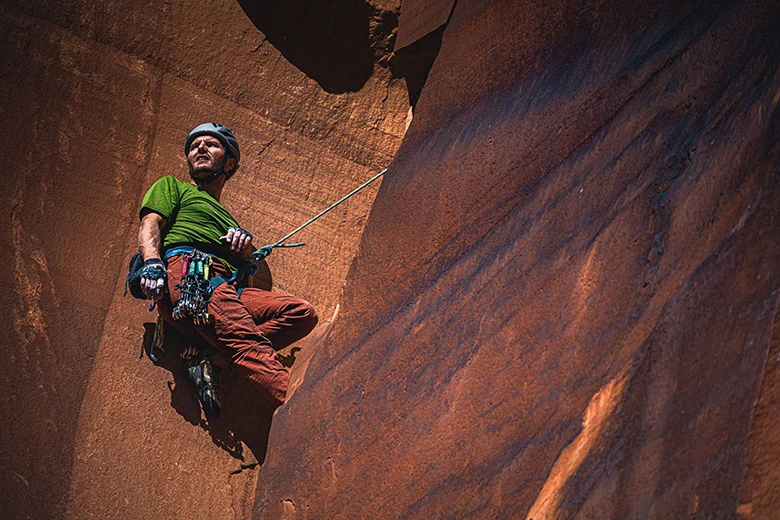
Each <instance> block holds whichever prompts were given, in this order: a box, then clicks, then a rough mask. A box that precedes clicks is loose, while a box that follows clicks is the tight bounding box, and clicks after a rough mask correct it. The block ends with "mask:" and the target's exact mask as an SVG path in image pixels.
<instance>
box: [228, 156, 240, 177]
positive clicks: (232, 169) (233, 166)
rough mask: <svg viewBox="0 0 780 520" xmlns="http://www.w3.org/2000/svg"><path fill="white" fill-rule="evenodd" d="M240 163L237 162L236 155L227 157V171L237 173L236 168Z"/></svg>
mask: <svg viewBox="0 0 780 520" xmlns="http://www.w3.org/2000/svg"><path fill="white" fill-rule="evenodd" d="M237 166H238V163H237V162H236V158H235V157H227V158H226V159H225V171H226V172H230V173H231V174H232V173H235V170H236V169H237Z"/></svg>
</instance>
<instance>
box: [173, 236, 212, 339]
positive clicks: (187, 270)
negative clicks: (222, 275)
mask: <svg viewBox="0 0 780 520" xmlns="http://www.w3.org/2000/svg"><path fill="white" fill-rule="evenodd" d="M210 270H211V256H209V255H208V254H207V253H203V252H202V251H198V250H197V249H193V250H192V251H190V252H189V253H184V254H182V272H181V282H179V284H178V285H176V286H175V287H174V289H178V290H179V291H181V296H180V297H179V300H178V301H177V302H176V305H174V306H173V318H174V319H176V320H180V319H182V318H186V317H188V316H191V317H192V321H193V322H194V323H195V325H207V324H209V323H212V321H213V316H211V315H210V314H209V313H208V306H209V298H211V293H212V291H213V289H212V287H211V284H210V283H209V274H210Z"/></svg>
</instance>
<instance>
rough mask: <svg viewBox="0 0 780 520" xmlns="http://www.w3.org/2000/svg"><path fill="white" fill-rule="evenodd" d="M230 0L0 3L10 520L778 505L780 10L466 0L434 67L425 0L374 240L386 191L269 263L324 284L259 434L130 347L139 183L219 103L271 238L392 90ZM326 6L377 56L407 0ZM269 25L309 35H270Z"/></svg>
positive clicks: (321, 186) (240, 413) (340, 166)
mask: <svg viewBox="0 0 780 520" xmlns="http://www.w3.org/2000/svg"><path fill="white" fill-rule="evenodd" d="M242 3H243V4H245V5H244V10H245V12H246V13H247V15H248V16H249V17H251V19H252V21H253V22H254V24H255V26H253V25H252V23H251V22H250V20H249V19H247V18H246V17H245V16H244V13H243V12H242V11H241V8H240V7H239V6H238V5H236V4H232V3H227V4H220V3H198V4H196V5H192V4H187V5H185V4H179V3H167V4H164V5H162V6H160V8H159V11H158V10H156V9H152V8H150V7H148V6H146V5H143V6H139V5H136V4H132V3H130V2H128V1H126V0H125V1H121V2H120V1H118V0H113V1H110V2H107V3H106V2H104V3H100V4H94V3H89V2H84V1H77V2H72V3H70V4H68V5H62V4H54V3H44V2H20V1H17V0H12V1H11V2H9V3H7V5H4V6H3V7H2V8H0V20H1V22H0V26H2V27H3V29H4V30H3V36H2V40H1V43H0V45H1V46H2V51H1V52H0V64H2V70H3V71H4V72H3V76H2V79H1V80H0V81H1V82H2V86H3V88H2V89H0V92H2V95H3V100H2V101H3V102H2V105H0V106H2V107H3V114H4V115H5V116H6V122H7V123H8V124H7V125H6V127H5V128H6V129H7V131H6V134H4V135H5V142H6V143H10V148H12V149H13V150H15V151H17V153H5V154H3V159H2V161H3V163H2V164H3V171H5V172H13V177H9V178H10V179H11V180H10V181H9V186H8V190H7V191H6V195H5V197H3V199H2V205H3V208H4V209H5V211H0V218H2V219H4V220H3V221H2V222H0V223H2V224H4V225H5V228H6V229H8V230H10V232H9V233H8V234H7V235H3V238H2V240H3V242H2V245H4V246H5V248H4V250H6V251H8V252H10V255H9V256H11V257H12V261H11V265H12V266H11V267H10V268H8V269H6V271H5V275H4V276H3V277H2V278H0V280H2V286H3V287H4V288H5V289H6V290H5V292H4V294H5V295H6V296H4V299H3V303H4V306H5V307H6V309H9V312H7V313H5V314H4V316H5V317H4V318H3V320H4V321H3V323H4V325H5V327H4V330H7V331H8V336H7V338H6V348H5V349H4V352H5V357H4V358H3V359H4V361H5V363H4V366H6V367H7V370H5V371H4V372H3V376H2V383H3V388H4V389H5V392H4V394H3V395H4V397H3V400H2V417H3V424H4V427H3V431H2V435H3V440H4V442H3V447H2V451H1V452H0V453H1V456H2V461H3V462H2V485H3V498H2V503H0V516H2V517H3V518H6V517H8V518H27V517H30V518H62V517H65V516H67V517H68V518H91V517H101V518H138V519H140V518H144V519H145V518H155V517H156V518H166V519H167V518H183V519H184V518H187V519H189V518H196V517H201V518H246V517H248V516H249V515H250V509H251V510H252V511H253V514H252V516H253V517H255V518H401V517H414V518H524V517H527V518H534V519H536V520H539V519H541V518H573V517H580V518H614V519H624V518H659V519H666V518H687V517H692V518H708V517H711V518H734V517H736V516H737V514H739V515H740V516H741V517H743V518H746V519H747V518H751V519H752V518H772V515H773V513H774V511H775V509H776V508H775V507H774V506H775V504H776V503H777V493H775V490H776V489H777V476H776V475H775V473H776V472H775V471H774V470H773V468H774V467H777V465H778V464H777V463H778V461H780V457H779V456H778V455H780V454H778V453H777V448H776V444H777V443H776V442H774V440H775V439H776V438H777V432H776V429H777V428H776V427H775V422H774V421H773V419H772V417H773V416H774V415H776V412H777V411H778V410H777V402H776V401H777V399H776V397H775V396H776V395H777V390H775V388H776V386H777V385H776V384H775V383H776V381H774V380H775V379H776V375H775V372H776V371H775V370H774V368H775V365H776V363H773V358H769V360H768V361H767V353H768V351H769V347H770V344H772V345H774V346H775V347H776V345H777V344H778V333H777V332H775V333H774V335H773V333H772V324H773V322H774V321H775V319H776V315H777V313H776V311H777V297H778V286H779V285H780V278H779V277H778V276H779V275H778V272H777V268H776V258H777V257H778V244H779V242H778V239H780V237H779V236H778V233H779V232H780V226H779V225H778V224H779V222H778V209H777V203H776V201H777V200H778V195H780V186H779V185H778V183H779V182H780V175H778V166H777V164H778V155H780V153H779V152H780V146H779V145H778V135H777V128H778V124H780V121H778V109H777V107H778V103H779V102H780V97H779V96H778V94H777V93H778V92H780V74H778V56H780V52H778V51H779V50H780V42H779V41H778V40H779V39H780V36H779V35H778V34H777V31H776V29H775V28H776V27H777V26H778V25H780V12H779V10H778V8H777V7H776V6H775V5H773V4H772V2H769V1H758V2H746V3H743V4H733V5H731V4H730V5H720V4H716V5H711V4H707V5H701V6H696V5H691V4H690V3H682V4H680V3H673V2H662V3H653V4H652V5H632V6H631V8H630V9H629V8H626V6H625V5H624V4H621V3H617V2H610V3H600V4H587V5H581V4H575V3H571V2H546V3H538V4H531V3H525V2H514V1H510V0H504V1H494V2H489V3H485V2H474V1H467V0H460V1H457V2H455V3H454V11H452V18H451V20H450V22H449V24H448V25H447V26H446V30H444V31H443V32H442V33H441V37H442V42H441V50H440V52H439V54H438V56H436V61H435V63H434V64H433V68H432V69H431V72H430V75H428V73H427V72H428V71H427V65H426V64H427V63H429V60H428V58H432V57H433V56H434V55H435V51H436V50H438V42H437V41H434V42H430V41H427V42H424V41H423V40H425V38H430V35H433V36H434V40H436V39H437V38H438V37H439V36H440V34H435V30H436V28H437V27H439V26H440V25H441V23H443V21H446V20H447V17H449V15H450V9H451V6H452V2H449V3H448V2H433V3H425V2H417V1H415V0H406V1H405V2H404V6H403V11H402V14H401V26H400V27H399V29H398V30H399V35H400V36H399V39H401V40H402V41H401V42H400V44H399V46H397V50H399V53H400V52H402V51H403V50H404V49H406V50H409V49H412V50H413V52H418V51H420V49H419V48H417V49H416V50H415V46H416V45H417V44H419V43H420V42H423V43H424V45H423V46H422V47H423V50H422V51H420V52H421V54H422V55H423V58H424V59H419V60H415V59H412V60H406V61H405V62H404V61H403V60H402V61H401V63H400V64H399V65H398V67H399V70H400V72H401V73H403V74H407V77H409V78H415V81H418V82H419V84H418V85H417V87H415V88H410V94H413V95H414V98H415V100H416V99H417V94H418V93H419V94H420V97H419V101H417V104H416V111H415V119H414V122H413V124H412V126H411V127H410V129H409V133H408V134H407V136H406V137H405V140H404V143H403V145H402V147H401V149H400V151H399V153H398V155H397V157H396V159H395V161H394V162H393V165H392V166H391V171H390V173H389V174H388V176H387V177H386V179H385V180H384V184H383V185H382V188H381V189H380V191H379V195H378V198H377V199H376V202H375V204H374V206H373V207H372V208H371V214H370V218H369V220H368V224H367V226H366V230H365V233H364V235H363V237H362V239H361V242H360V248H359V251H358V254H357V255H356V256H355V260H354V262H353V263H351V267H350V260H351V258H352V256H353V254H354V252H355V251H356V249H357V237H358V236H359V232H360V230H361V229H362V226H363V223H364V218H365V215H366V213H367V211H368V209H369V205H370V200H371V198H372V197H371V196H370V195H369V196H367V197H366V198H365V199H362V200H360V199H357V200H355V201H352V202H351V203H350V204H349V205H348V206H345V207H344V208H343V209H342V210H340V212H336V213H335V214H334V215H333V216H331V217H329V219H328V220H325V221H323V222H322V223H321V224H319V225H318V227H315V228H313V229H312V230H310V231H307V233H308V235H306V236H305V237H302V238H305V239H306V241H307V242H309V246H308V248H307V249H306V250H304V251H300V252H298V251H296V252H280V253H275V254H274V255H273V256H272V257H270V258H269V263H270V264H271V268H272V269H273V272H274V279H275V282H276V284H277V287H281V288H282V289H283V290H288V291H290V292H294V293H296V294H300V295H302V296H305V297H307V298H309V299H311V300H312V301H314V302H315V303H316V304H317V305H318V307H319V308H320V310H321V311H323V310H324V311H325V312H321V313H322V314H324V317H325V318H326V321H327V317H328V316H330V315H331V314H333V313H334V311H335V309H336V308H337V303H338V305H339V307H338V308H339V309H340V310H339V312H338V314H337V320H336V322H335V326H334V327H332V328H328V327H327V325H325V326H323V327H321V328H319V329H318V330H317V331H315V333H313V334H312V335H311V336H310V337H309V338H307V340H306V341H304V342H302V344H300V345H296V346H295V347H294V348H293V349H292V350H290V351H288V353H287V354H289V355H290V356H294V357H295V359H296V363H295V365H294V366H293V374H292V375H293V379H292V385H291V388H292V390H294V392H295V394H294V396H293V397H292V399H291V400H290V402H289V403H288V404H286V405H285V406H284V407H283V408H281V409H280V410H279V412H278V413H277V414H276V416H275V417H274V422H273V426H271V423H270V419H271V417H270V410H269V409H268V408H267V406H266V405H265V404H264V403H263V402H262V400H260V399H259V398H258V396H256V395H255V394H253V393H252V392H251V391H249V390H248V388H247V386H246V385H245V384H244V383H243V382H242V381H241V380H240V379H237V378H235V377H233V376H230V375H228V381H227V391H228V395H227V396H226V401H227V403H228V406H227V410H226V415H225V417H223V418H222V419H221V420H220V421H215V422H213V423H207V422H205V421H204V420H203V419H202V417H201V414H200V411H199V409H198V407H197V403H196V402H195V400H194V398H193V396H192V395H191V394H190V393H189V392H188V390H187V389H186V385H185V384H184V383H183V377H182V374H181V373H180V372H179V371H178V369H177V365H176V363H175V361H173V360H166V361H165V362H164V363H163V367H155V366H153V365H152V364H151V363H150V362H149V360H148V359H146V358H145V357H142V356H141V355H140V351H141V344H142V340H143V336H144V328H143V327H142V325H141V324H142V323H143V322H145V321H146V322H147V324H148V322H149V321H151V317H152V315H151V314H148V313H147V312H146V311H145V309H144V308H143V304H140V303H139V302H136V301H132V300H130V299H129V298H123V297H122V296H121V294H122V290H123V287H122V284H123V276H124V273H123V271H124V269H125V268H126V265H125V264H126V261H127V258H128V257H129V253H130V252H131V251H132V249H133V248H134V247H135V246H134V232H135V222H136V211H137V204H138V201H139V199H140V196H141V194H142V193H143V190H144V189H145V188H146V187H147V186H148V185H149V184H151V182H152V181H153V180H154V179H156V178H157V177H159V176H160V175H162V174H164V173H169V172H175V173H177V174H178V175H181V174H183V173H184V170H183V166H184V161H183V159H182V158H181V156H180V153H181V137H182V136H183V135H185V134H186V131H187V130H189V128H190V127H191V126H192V125H193V124H194V123H193V121H200V120H201V119H211V118H212V117H215V114H216V115H217V116H219V118H220V119H221V121H222V122H225V123H227V124H229V125H230V126H231V127H232V128H233V130H235V131H236V133H237V134H238V135H239V136H240V137H241V138H242V141H241V142H242V150H244V154H243V156H244V157H245V159H244V161H243V165H242V169H241V171H240V173H239V176H237V177H236V179H235V181H231V183H232V182H235V184H233V186H234V187H235V190H234V191H231V190H230V189H227V190H226V193H225V203H226V205H227V206H228V207H229V208H231V209H232V210H234V211H235V213H236V215H237V216H238V218H239V220H240V221H241V222H242V223H243V222H246V223H247V224H248V226H247V227H250V229H253V230H255V231H256V235H258V236H261V237H264V238H265V234H267V238H268V241H273V240H274V239H276V238H278V237H280V236H281V235H283V234H284V233H286V232H287V231H289V230H290V229H291V228H293V227H294V226H296V225H297V224H299V223H300V222H302V221H303V220H305V219H306V218H308V217H309V216H311V215H312V214H313V213H316V211H318V210H319V209H321V208H322V207H324V206H325V205H326V204H327V203H329V202H330V201H332V200H334V199H335V198H337V197H338V196H340V195H341V194H343V193H344V192H345V191H347V190H348V189H350V188H352V187H353V186H354V185H355V184H356V183H357V181H359V180H363V179H365V178H367V176H368V174H369V173H370V172H373V171H377V170H379V169H381V167H383V166H384V165H385V164H386V163H387V162H388V161H389V159H390V157H392V156H393V154H394V153H395V149H396V146H397V144H398V142H399V138H400V133H401V131H402V130H403V123H404V116H405V105H404V102H405V96H406V94H405V93H404V92H403V87H402V86H401V84H400V82H398V81H394V80H391V79H390V78H389V75H388V73H387V71H386V70H384V69H381V68H375V67H373V66H372V69H371V71H369V72H368V74H366V70H365V68H360V69H359V70H358V71H357V72H354V76H353V75H351V74H352V73H351V72H350V73H349V74H350V75H349V80H348V81H346V82H345V81H344V79H343V78H339V77H335V78H334V77H329V76H328V75H327V72H328V70H330V67H316V66H315V65H317V64H316V63H312V60H311V58H310V57H309V56H308V55H307V54H306V49H307V46H309V47H311V45H312V39H311V38H310V36H311V35H306V34H304V35H298V36H297V37H298V38H299V39H296V40H295V41H293V42H289V41H287V43H285V37H287V39H288V40H289V38H290V37H291V35H295V34H296V27H298V26H297V25H296V24H299V23H301V24H304V27H311V25H310V26H306V25H305V24H307V23H308V24H312V23H313V22H315V21H316V18H313V17H311V16H308V15H309V14H310V13H308V12H305V11H304V12H303V14H304V15H306V16H302V17H300V19H298V18H295V19H290V18H289V17H286V16H284V12H283V10H284V9H300V8H301V5H304V4H303V3H297V2H290V3H288V4H286V5H284V6H281V7H279V9H282V11H273V10H271V11H269V10H268V9H270V8H269V7H268V6H269V5H270V4H269V3H267V2H254V3H252V5H251V6H248V3H247V2H242ZM337 4H338V5H340V6H342V7H344V8H345V9H348V10H349V12H350V13H355V12H359V13H366V12H367V13H368V15H369V18H370V19H369V20H368V21H367V24H368V27H369V30H368V31H364V30H363V28H362V26H361V27H358V28H357V29H359V30H356V32H354V33H353V32H350V31H352V30H353V29H355V28H354V27H352V26H350V28H349V31H346V32H347V33H348V34H351V35H357V36H358V37H359V38H360V42H359V47H360V52H361V53H362V52H363V51H365V50H366V46H365V45H364V43H365V42H364V41H363V38H364V37H365V38H367V39H368V40H369V46H368V49H370V50H371V53H372V55H373V57H372V58H371V59H372V60H378V61H382V60H384V59H386V57H383V56H381V51H380V50H377V49H386V48H387V45H388V44H389V43H388V42H389V41H391V40H392V36H391V35H392V23H391V22H388V19H386V18H384V17H385V16H386V15H387V13H388V12H391V11H394V10H395V9H397V6H395V5H394V4H392V3H388V2H373V3H372V4H371V6H369V8H365V7H364V6H363V4H361V3H360V2H348V1H343V2H339V3H337ZM445 4H446V5H445ZM312 5H313V6H314V7H313V8H316V9H319V11H317V12H318V13H319V14H321V15H322V16H328V15H330V11H329V10H328V9H327V7H328V5H327V4H325V3H316V5H314V4H312ZM258 6H259V7H258ZM252 7H254V8H259V10H258V11H255V10H253V9H252ZM263 7H264V8H265V10H264V9H263ZM334 12H335V13H336V14H335V15H333V16H338V11H334ZM414 13H422V14H418V15H416V16H415V14H414ZM263 16H273V20H274V23H278V22H279V21H280V20H281V21H289V22H290V24H291V25H290V26H285V27H276V28H275V29H274V30H275V31H278V32H276V33H274V34H273V35H271V36H270V37H269V38H266V37H265V36H264V35H263V34H261V33H260V32H258V30H257V28H258V27H261V28H262V27H263V23H264V20H266V19H265V18H263ZM332 22H333V23H334V24H339V23H342V22H343V21H342V20H335V19H334V20H333V21H332ZM388 23H389V25H388ZM323 26H327V23H324V24H323ZM313 27H314V29H317V27H316V24H315V25H314V26H313ZM372 28H374V29H377V32H374V33H372V32H371V31H372ZM267 30H269V29H267ZM431 31H434V32H433V33H432V32H431ZM269 32H270V30H269ZM317 34H318V35H322V34H324V35H325V36H328V35H327V32H324V33H317ZM341 34H342V33H337V34H335V35H330V36H332V37H333V39H334V41H331V42H329V43H328V46H325V45H323V48H326V49H332V48H335V49H345V48H349V46H346V47H344V46H343V44H344V41H343V38H342V37H341ZM388 38H389V39H388ZM417 47H420V45H417ZM431 50H433V51H434V52H433V53H432V54H431ZM312 52H313V53H315V55H316V52H322V49H312ZM360 56H365V55H364V54H360ZM291 62H292V63H291ZM361 63H362V62H361ZM331 65H332V66H333V67H345V66H347V67H348V65H349V60H346V61H345V60H342V61H338V60H336V61H335V62H333V63H332V64H331ZM307 70H308V72H306V71H307ZM339 70H343V69H339ZM426 77H427V80H426ZM423 81H424V82H425V86H424V88H423V89H422V92H421V93H420V92H419V88H420V87H422V84H423ZM361 82H363V83H361ZM352 90H356V92H353V91H352ZM9 122H10V123H9ZM8 129H13V131H12V132H11V131H8ZM84 177H88V179H89V186H90V188H91V190H90V191H84V190H83V189H81V186H80V185H79V181H80V180H81V179H83V178H84ZM258 201H262V203H259V202H258ZM84 229H87V230H89V232H88V233H84V232H83V230H84ZM258 229H262V230H265V231H264V232H260V233H257V230H258ZM264 233H265V234H264ZM348 268H349V274H348V275H347V269H348ZM95 272H97V273H103V274H104V275H103V276H91V274H92V273H95ZM85 273H86V274H85ZM344 279H346V286H345V289H344V295H343V296H341V297H340V290H341V282H342V280H344ZM85 280H86V281H85ZM776 330H777V326H775V331H776ZM146 332H147V333H146V336H147V339H148V327H147V329H146ZM173 346H175V345H171V347H173ZM295 348H300V349H301V350H299V351H295ZM774 350H776V348H774ZM774 350H773V354H772V355H773V356H774V355H775V354H776V352H774ZM765 366H766V367H767V370H766V371H765V373H764V367H765ZM762 381H763V385H764V386H763V390H762V392H761V393H760V394H759V387H760V385H761V384H762ZM759 395H760V399H759ZM756 401H758V405H757V407H756V408H755V410H756V412H755V414H754V413H753V412H754V403H755V402H756ZM773 412H774V414H773ZM751 425H752V430H751ZM749 432H750V433H749ZM266 446H267V447H268V451H267V456H266ZM264 456H265V461H264V463H263V465H262V466H260V467H259V469H258V464H259V463H260V462H263V457H264ZM745 476H746V478H744V479H743V477H745ZM252 504H254V505H252Z"/></svg>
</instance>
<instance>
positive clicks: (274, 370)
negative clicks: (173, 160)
mask: <svg viewBox="0 0 780 520" xmlns="http://www.w3.org/2000/svg"><path fill="white" fill-rule="evenodd" d="M184 151H185V155H186V157H187V163H188V165H189V173H190V178H191V181H190V182H189V183H186V182H182V181H179V180H178V179H176V178H175V177H173V176H166V177H163V178H161V179H159V180H158V181H157V182H155V183H154V184H153V185H152V187H151V188H149V191H148V192H147V193H146V195H145V196H144V199H143V202H142V203H141V211H140V217H141V226H140V229H139V232H138V251H139V252H140V253H141V256H142V257H143V260H144V266H143V268H142V269H141V272H140V278H141V280H140V284H141V290H142V291H143V293H144V294H145V295H146V297H147V298H150V299H153V300H155V301H156V302H157V308H158V311H159V313H160V316H161V317H162V318H163V319H164V320H165V321H166V322H168V323H170V324H171V325H173V327H175V328H176V329H177V330H178V331H179V332H181V333H182V334H184V335H185V336H188V337H190V338H193V339H196V338H202V339H205V340H206V341H207V342H208V343H209V344H210V345H211V346H213V347H214V348H215V349H217V350H218V351H219V352H221V353H223V354H225V355H226V357H227V358H228V360H229V361H230V363H231V364H233V365H234V366H235V367H236V369H237V370H238V371H239V372H240V373H242V374H244V375H245V376H246V377H248V378H249V379H250V381H252V383H254V386H256V387H257V388H258V389H259V390H260V391H261V392H262V393H263V394H264V395H265V396H266V397H267V398H268V400H269V401H270V402H271V403H272V404H274V405H275V406H279V405H281V404H282V403H284V400H285V397H286V393H287V385H288V382H289V379H290V376H289V374H288V372H287V371H286V370H285V368H284V367H283V366H282V364H281V363H280V362H279V360H278V359H277V356H276V350H278V349H281V348H284V347H285V346H287V345H290V344H291V343H293V342H295V341H297V340H299V339H301V338H303V337H304V336H306V335H307V334H308V333H309V332H311V330H312V329H313V328H314V326H315V325H316V324H317V314H316V312H315V310H314V308H313V307H312V305H311V304H310V303H308V302H307V301H305V300H302V299H300V298H296V297H293V296H288V295H283V294H276V293H273V292H269V291H265V290H261V289H257V288H253V287H246V288H243V289H242V288H241V287H239V285H240V284H239V283H237V282H230V283H221V284H219V285H217V286H216V287H215V288H213V293H211V294H210V295H209V294H208V293H207V294H206V295H205V297H204V299H205V300H206V302H207V308H204V309H203V310H201V311H200V314H197V311H192V310H191V307H192V305H191V304H192V301H194V300H193V298H195V299H197V298H196V297H193V294H192V291H190V290H189V289H188V287H190V286H192V287H196V286H197V283H195V282H193V283H192V284H190V285H188V282H189V281H190V278H193V277H192V276H190V277H187V278H185V279H184V280H183V277H184V275H186V274H187V273H186V272H183V267H184V266H185V265H188V266H189V267H188V269H189V272H190V273H193V272H196V271H198V269H195V267H194V262H196V260H197V259H198V258H200V259H201V261H200V263H199V264H198V268H199V269H200V271H201V272H202V271H204V270H205V271H206V272H207V274H206V278H208V274H209V273H210V274H211V275H212V276H216V277H222V278H229V277H230V276H231V274H232V273H234V271H235V270H236V269H237V268H238V267H239V265H240V264H241V263H242V261H244V262H245V261H246V260H247V259H249V258H250V257H251V254H252V251H253V243H252V235H251V234H250V233H249V232H248V231H246V230H245V229H243V228H241V227H240V226H239V225H238V223H237V222H236V221H235V219H234V218H233V217H232V216H231V215H230V213H229V212H228V211H227V210H226V209H225V208H224V207H223V206H222V205H221V204H220V202H219V199H220V196H221V195H222V189H223V188H224V186H225V183H226V182H227V181H228V179H230V178H231V177H232V176H233V174H235V172H236V170H237V169H238V165H239V160H240V152H239V148H238V142H237V141H236V138H235V137H234V136H233V134H232V133H231V132H230V130H229V129H228V128H227V127H225V126H222V125H219V124H215V123H204V124H202V125H198V126H197V127H195V128H194V129H193V130H192V131H191V132H190V133H189V135H188V136H187V140H186V142H185V146H184ZM204 258H205V261H204V260H203V259H204ZM193 279H194V278H193ZM193 284H194V285H193ZM206 285H208V284H206ZM212 285H214V283H213V282H212ZM196 288H197V287H196ZM196 296H197V295H196ZM185 300H186V301H185ZM188 312H191V313H193V314H191V316H188V315H187V313H188ZM206 312H207V314H206ZM174 316H175V317H176V318H174ZM192 316H195V319H194V320H193V318H192ZM204 317H205V318H207V319H204ZM203 350H204V349H203V348H202V347H200V348H197V347H196V348H188V349H186V350H185V353H184V355H183V358H185V363H186V364H187V367H188V370H189V372H190V375H191V377H192V378H193V381H194V383H195V385H196V388H197V390H198V397H199V399H200V401H201V404H203V408H204V411H206V413H207V415H210V416H216V415H218V414H219V411H220V409H221V402H220V399H219V392H218V380H217V375H218V374H217V372H216V371H215V367H214V366H213V365H212V363H211V361H210V359H209V356H208V355H206V354H205V353H204V352H203Z"/></svg>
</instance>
